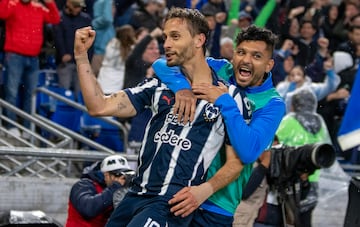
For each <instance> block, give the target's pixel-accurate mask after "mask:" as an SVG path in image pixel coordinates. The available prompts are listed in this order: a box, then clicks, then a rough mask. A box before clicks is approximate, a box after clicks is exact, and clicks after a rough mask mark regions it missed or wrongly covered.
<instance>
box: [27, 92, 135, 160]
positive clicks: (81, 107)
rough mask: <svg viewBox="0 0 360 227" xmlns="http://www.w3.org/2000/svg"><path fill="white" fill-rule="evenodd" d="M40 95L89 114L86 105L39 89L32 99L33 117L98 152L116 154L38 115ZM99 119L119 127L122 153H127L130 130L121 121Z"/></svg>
mask: <svg viewBox="0 0 360 227" xmlns="http://www.w3.org/2000/svg"><path fill="white" fill-rule="evenodd" d="M38 93H44V94H46V95H48V96H50V97H51V98H53V99H55V100H59V101H61V102H64V103H66V104H67V105H69V106H71V107H74V108H76V109H78V110H80V111H83V112H87V109H86V107H85V106H84V105H81V104H79V103H77V102H74V101H72V100H70V99H68V98H66V97H64V96H62V95H59V94H57V93H55V92H52V91H50V90H49V89H47V88H46V87H38V88H37V89H36V92H35V93H34V94H33V97H32V111H31V113H32V115H33V116H35V117H36V118H37V119H40V120H41V121H43V122H46V124H48V125H51V126H52V127H54V128H56V129H57V130H59V131H61V132H63V133H65V134H67V135H70V136H71V138H73V139H76V140H77V141H80V142H82V143H84V144H86V145H89V146H90V147H92V148H95V149H97V150H103V151H107V152H109V153H113V152H114V151H112V150H111V149H108V148H106V147H104V146H102V145H100V144H98V143H95V142H93V141H91V140H89V139H88V138H86V137H84V136H82V135H80V134H78V133H76V132H73V131H72V130H69V129H67V128H65V127H63V126H61V125H59V124H56V123H55V122H53V121H51V120H49V119H47V118H45V117H43V116H41V115H39V114H38V113H36V102H37V100H36V97H37V94H38ZM98 119H100V120H102V121H104V122H107V123H109V124H111V125H114V126H116V127H118V128H119V129H120V130H121V132H122V134H123V144H124V147H123V151H122V152H124V153H126V152H127V150H128V130H127V128H126V127H125V125H123V124H122V123H120V122H119V121H116V120H113V119H109V118H105V117H99V118H98Z"/></svg>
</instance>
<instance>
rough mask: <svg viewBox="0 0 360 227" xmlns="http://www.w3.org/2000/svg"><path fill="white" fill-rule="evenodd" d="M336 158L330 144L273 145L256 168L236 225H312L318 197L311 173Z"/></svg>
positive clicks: (331, 162)
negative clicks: (311, 180)
mask: <svg viewBox="0 0 360 227" xmlns="http://www.w3.org/2000/svg"><path fill="white" fill-rule="evenodd" d="M334 161H335V150H334V148H333V146H332V145H330V144H326V143H315V144H307V145H303V146H286V145H283V144H280V145H276V146H273V147H272V148H271V149H270V150H268V151H266V152H264V153H263V154H262V155H261V156H260V158H259V160H258V163H257V166H256V167H255V168H254V169H253V172H252V174H251V177H250V179H249V181H248V183H247V185H246V188H245V190H244V193H243V200H242V201H241V203H240V205H239V207H238V210H237V214H238V216H237V217H235V221H234V225H233V226H241V227H245V226H246V227H250V226H254V227H265V226H266V227H275V226H276V227H280V226H287V225H288V224H290V225H293V226H296V227H300V226H301V227H303V226H311V218H310V217H311V216H309V215H311V212H312V210H313V208H314V207H315V205H316V202H317V196H316V191H314V189H315V188H314V187H312V184H311V183H310V182H309V180H308V175H310V174H312V173H314V172H315V170H317V169H320V168H327V167H330V166H331V165H332V164H333V163H334ZM314 192H315V193H314ZM307 215H308V216H307Z"/></svg>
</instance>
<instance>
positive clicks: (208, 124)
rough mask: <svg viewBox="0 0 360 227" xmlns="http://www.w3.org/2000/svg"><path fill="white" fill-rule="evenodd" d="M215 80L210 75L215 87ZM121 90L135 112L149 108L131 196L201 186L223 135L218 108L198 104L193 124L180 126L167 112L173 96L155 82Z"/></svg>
mask: <svg viewBox="0 0 360 227" xmlns="http://www.w3.org/2000/svg"><path fill="white" fill-rule="evenodd" d="M217 81H218V79H217V78H216V76H214V75H213V82H214V84H217ZM125 92H126V93H127V95H128V96H129V98H130V100H131V102H132V104H133V105H134V107H135V109H136V111H137V112H141V111H142V110H143V108H145V107H148V108H150V109H151V110H152V117H151V119H150V121H149V123H148V125H147V127H146V130H145V135H144V140H143V144H142V148H141V150H140V153H139V159H138V164H139V165H138V171H137V172H138V174H137V176H136V178H135V179H134V181H133V183H134V185H133V187H132V188H131V192H134V193H137V194H139V195H140V194H145V195H164V196H167V197H169V198H170V197H172V195H173V194H175V193H176V192H177V191H179V190H180V189H182V188H183V187H185V186H191V185H199V184H201V183H202V182H204V181H205V180H206V170H207V169H208V167H209V165H210V163H211V161H212V160H213V158H214V157H215V155H216V153H217V152H218V150H219V149H220V147H221V146H222V143H223V141H224V137H225V130H224V124H223V119H222V117H221V115H220V111H219V109H218V108H217V107H215V106H214V105H213V104H211V103H209V102H207V101H204V100H198V102H197V106H196V114H195V120H194V121H193V122H192V123H191V124H189V123H187V124H186V125H184V124H182V123H178V122H177V115H174V114H173V112H172V109H173V105H174V103H175V95H174V93H173V92H172V91H170V90H169V89H168V87H166V85H165V84H163V83H161V82H160V81H159V80H158V79H157V78H151V79H149V80H147V81H145V82H144V83H142V84H140V85H139V86H137V87H135V88H129V89H126V90H125Z"/></svg>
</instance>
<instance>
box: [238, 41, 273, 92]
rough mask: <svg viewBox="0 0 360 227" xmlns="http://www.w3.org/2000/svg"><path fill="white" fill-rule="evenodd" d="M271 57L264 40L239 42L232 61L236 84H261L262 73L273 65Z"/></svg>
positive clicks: (245, 85)
mask: <svg viewBox="0 0 360 227" xmlns="http://www.w3.org/2000/svg"><path fill="white" fill-rule="evenodd" d="M271 57H272V56H271V51H270V50H268V49H267V46H266V43H265V42H263V41H251V40H250V41H243V42H241V43H240V44H239V45H238V46H237V47H236V48H235V53H234V56H233V61H232V63H233V67H234V73H235V78H236V82H237V84H238V85H240V86H242V87H247V86H251V87H252V86H259V85H261V83H262V81H263V77H264V74H265V73H268V72H270V70H271V69H272V67H273V66H274V60H273V59H272V58H271Z"/></svg>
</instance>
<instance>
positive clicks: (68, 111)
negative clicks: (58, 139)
mask: <svg viewBox="0 0 360 227" xmlns="http://www.w3.org/2000/svg"><path fill="white" fill-rule="evenodd" d="M49 88H50V90H51V91H53V92H55V93H57V94H60V95H62V96H64V97H66V98H68V99H70V100H72V101H75V96H74V94H73V92H72V91H70V90H66V89H64V88H59V87H49ZM50 105H52V104H50ZM81 114H82V111H81V110H78V109H76V108H74V107H72V106H70V105H68V104H66V103H65V102H62V101H59V100H55V109H54V112H53V113H52V115H51V117H50V119H51V120H52V121H54V122H56V123H58V124H60V125H62V126H64V127H66V128H68V129H70V130H72V131H75V132H79V129H80V116H81Z"/></svg>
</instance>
